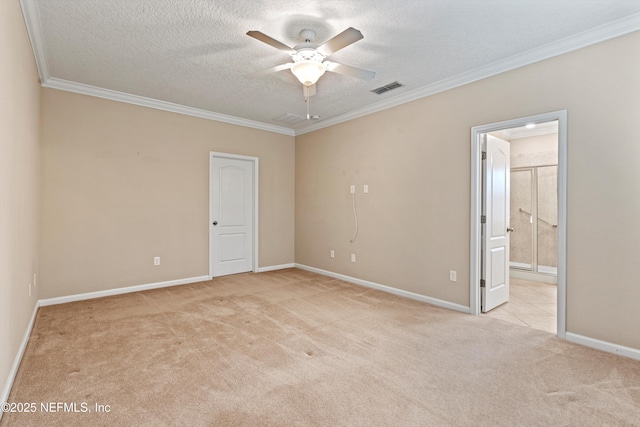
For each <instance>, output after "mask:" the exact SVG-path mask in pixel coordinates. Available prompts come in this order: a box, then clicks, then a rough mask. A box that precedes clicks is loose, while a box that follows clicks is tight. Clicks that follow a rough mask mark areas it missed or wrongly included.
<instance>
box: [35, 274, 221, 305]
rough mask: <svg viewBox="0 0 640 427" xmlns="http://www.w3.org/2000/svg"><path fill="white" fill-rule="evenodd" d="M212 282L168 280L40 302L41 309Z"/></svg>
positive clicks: (193, 278)
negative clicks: (150, 290)
mask: <svg viewBox="0 0 640 427" xmlns="http://www.w3.org/2000/svg"><path fill="white" fill-rule="evenodd" d="M207 280H211V276H198V277H190V278H188V279H177V280H168V281H166V282H156V283H149V284H146V285H137V286H128V287H126V288H116V289H107V290H105V291H97V292H87V293H86V294H76V295H68V296H65V297H57V298H48V299H41V300H40V301H38V303H39V304H40V307H46V306H48V305H56V304H64V303H67V302H74V301H83V300H87V299H94V298H102V297H108V296H112V295H120V294H128V293H131V292H140V291H148V290H149V289H158V288H166V287H169V286H176V285H187V284H189V283H197V282H206V281H207Z"/></svg>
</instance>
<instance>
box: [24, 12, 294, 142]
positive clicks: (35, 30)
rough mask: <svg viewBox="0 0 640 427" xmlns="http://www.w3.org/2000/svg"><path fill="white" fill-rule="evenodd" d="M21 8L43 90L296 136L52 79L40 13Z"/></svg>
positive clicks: (259, 124) (283, 130)
mask: <svg viewBox="0 0 640 427" xmlns="http://www.w3.org/2000/svg"><path fill="white" fill-rule="evenodd" d="M20 5H21V7H22V14H23V16H24V20H25V24H26V27H27V33H28V34H29V39H30V40H31V47H32V49H33V54H34V56H35V61H36V66H37V68H38V74H39V75H40V83H41V84H42V86H44V87H49V88H53V89H59V90H64V91H68V92H75V93H80V94H83V95H89V96H95V97H98V98H104V99H110V100H112V101H119V102H126V103H128V104H134V105H139V106H142V107H149V108H155V109H158V110H164V111H170V112H172V113H178V114H184V115H187V116H193V117H199V118H202V119H207V120H214V121H218V122H223V123H229V124H232V125H238V126H244V127H248V128H253V129H260V130H265V131H268V132H275V133H280V134H284V135H289V136H295V132H294V130H293V129H290V128H287V127H284V126H277V125H270V124H268V123H262V122H258V121H255V120H249V119H243V118H240V117H236V116H229V115H226V114H220V113H214V112H212V111H207V110H202V109H199V108H193V107H187V106H184V105H180V104H174V103H171V102H166V101H160V100H157V99H152V98H146V97H144V96H137V95H132V94H128V93H124V92H118V91H115V90H110V89H104V88H100V87H96V86H90V85H85V84H82V83H76V82H71V81H68V80H62V79H57V78H53V77H51V75H50V73H49V69H48V67H47V60H46V54H45V49H44V43H43V36H42V25H41V21H40V11H39V10H38V2H37V1H36V0H20Z"/></svg>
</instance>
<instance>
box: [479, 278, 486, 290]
mask: <svg viewBox="0 0 640 427" xmlns="http://www.w3.org/2000/svg"><path fill="white" fill-rule="evenodd" d="M485 285H486V282H485V281H484V279H480V287H481V288H484V287H486V286H485Z"/></svg>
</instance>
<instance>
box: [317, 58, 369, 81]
mask: <svg viewBox="0 0 640 427" xmlns="http://www.w3.org/2000/svg"><path fill="white" fill-rule="evenodd" d="M325 64H327V71H331V72H333V73H338V74H344V75H346V76H351V77H355V78H358V79H362V80H373V78H374V77H375V76H376V73H375V72H373V71H369V70H365V69H363V68H357V67H352V66H351V65H344V64H339V63H337V62H329V61H325Z"/></svg>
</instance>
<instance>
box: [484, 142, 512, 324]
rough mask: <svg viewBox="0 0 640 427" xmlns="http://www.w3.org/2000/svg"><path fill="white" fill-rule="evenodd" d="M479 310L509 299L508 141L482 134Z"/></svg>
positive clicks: (490, 307) (488, 308) (487, 309)
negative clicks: (480, 291) (480, 290)
mask: <svg viewBox="0 0 640 427" xmlns="http://www.w3.org/2000/svg"><path fill="white" fill-rule="evenodd" d="M482 137H483V147H484V149H483V155H482V157H483V161H482V189H483V194H482V221H481V222H482V226H481V227H482V254H481V263H482V264H481V281H480V283H481V285H480V286H481V289H482V293H481V309H482V312H483V313H486V312H487V311H489V310H491V309H493V308H495V307H497V306H499V305H501V304H504V303H505V302H507V301H509V232H510V231H512V230H511V228H510V217H509V215H510V213H509V191H510V189H509V168H510V153H509V143H508V142H507V141H503V140H501V139H498V138H496V137H493V136H491V135H488V134H484V135H483V136H482Z"/></svg>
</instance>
